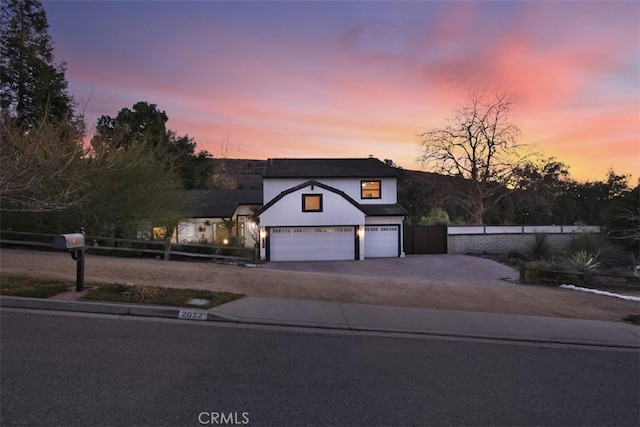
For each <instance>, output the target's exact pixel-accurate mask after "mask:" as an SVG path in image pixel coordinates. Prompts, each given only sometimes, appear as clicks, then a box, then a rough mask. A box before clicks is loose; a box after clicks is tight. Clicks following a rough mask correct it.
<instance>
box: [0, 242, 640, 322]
mask: <svg viewBox="0 0 640 427" xmlns="http://www.w3.org/2000/svg"><path fill="white" fill-rule="evenodd" d="M0 271H1V272H2V274H26V275H31V276H36V277H51V278H60V279H67V280H75V261H73V260H72V259H71V256H70V255H69V254H66V253H59V252H41V251H26V250H13V249H3V250H2V252H1V254H0ZM85 271H86V281H87V283H88V284H90V282H92V281H93V282H106V283H127V282H129V283H133V284H141V285H157V286H165V287H176V288H187V287H188V288H196V289H209V290H213V291H228V292H236V293H242V294H245V295H248V296H261V297H278V298H293V299H311V300H321V301H335V302H349V303H364V304H380V305H392V306H402V307H422V308H436V309H444V310H466V311H480V312H490V313H507V314H527V315H536V316H551V317H568V318H577V319H594V320H613V321H621V319H622V318H623V317H625V316H627V315H629V314H631V313H638V311H640V306H639V304H638V303H637V302H631V301H623V300H620V299H617V298H612V297H606V296H599V295H591V294H586V293H582V292H576V291H572V290H568V289H559V288H543V287H533V286H524V285H518V284H515V283H508V282H504V283H503V284H486V285H485V284H483V285H481V286H480V285H478V284H469V283H454V282H449V281H443V280H429V279H427V278H425V279H421V280H419V279H402V278H383V277H363V276H354V275H340V274H322V273H308V272H294V271H279V270H271V269H266V268H246V267H239V266H229V265H220V264H215V263H204V262H177V261H170V262H165V261H160V260H153V259H127V258H116V257H104V256H97V255H87V257H86V265H85Z"/></svg>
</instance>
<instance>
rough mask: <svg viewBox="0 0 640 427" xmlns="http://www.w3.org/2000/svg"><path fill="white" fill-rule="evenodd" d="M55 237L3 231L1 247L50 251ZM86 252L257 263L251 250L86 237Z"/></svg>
mask: <svg viewBox="0 0 640 427" xmlns="http://www.w3.org/2000/svg"><path fill="white" fill-rule="evenodd" d="M55 236H56V234H47V233H32V232H27V231H12V230H0V245H2V246H3V247H6V246H28V247H39V248H42V249H51V250H53V247H52V242H53V238H54V237H55ZM85 242H86V251H87V252H89V253H91V252H93V253H100V252H102V253H104V254H108V253H109V252H111V253H112V254H117V253H131V254H134V255H138V256H142V255H143V254H148V255H157V256H162V257H163V259H164V260H165V261H169V260H170V259H171V256H174V257H176V256H177V257H179V258H199V259H211V260H223V261H234V262H255V261H256V251H255V250H254V249H252V248H246V247H234V246H217V245H203V244H194V243H172V242H171V241H170V240H163V241H157V240H156V241H154V240H136V239H120V238H113V237H98V236H86V237H85Z"/></svg>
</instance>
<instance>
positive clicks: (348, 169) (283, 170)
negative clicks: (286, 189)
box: [262, 157, 398, 179]
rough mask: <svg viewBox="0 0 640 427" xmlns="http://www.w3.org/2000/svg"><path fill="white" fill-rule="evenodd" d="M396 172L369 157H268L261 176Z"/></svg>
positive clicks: (348, 175)
mask: <svg viewBox="0 0 640 427" xmlns="http://www.w3.org/2000/svg"><path fill="white" fill-rule="evenodd" d="M397 176H398V172H397V171H396V170H395V169H394V168H392V167H390V166H388V165H386V164H385V163H383V162H381V161H380V160H378V159H376V158H373V157H369V158H362V159H268V160H267V164H266V165H265V168H264V173H263V174H262V177H263V178H316V179H319V178H386V177H397Z"/></svg>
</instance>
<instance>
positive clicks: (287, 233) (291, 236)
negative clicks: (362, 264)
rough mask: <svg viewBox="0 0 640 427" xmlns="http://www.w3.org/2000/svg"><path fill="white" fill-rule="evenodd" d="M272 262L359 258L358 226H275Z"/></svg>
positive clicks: (270, 254)
mask: <svg viewBox="0 0 640 427" xmlns="http://www.w3.org/2000/svg"><path fill="white" fill-rule="evenodd" d="M269 236H270V237H269V260H270V261H335V260H352V259H355V257H356V238H355V227H272V228H271V229H270V232H269Z"/></svg>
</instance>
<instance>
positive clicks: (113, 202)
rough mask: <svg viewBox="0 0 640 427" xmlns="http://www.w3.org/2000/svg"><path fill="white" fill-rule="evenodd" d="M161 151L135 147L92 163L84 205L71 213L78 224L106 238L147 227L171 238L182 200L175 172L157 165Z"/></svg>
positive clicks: (142, 145) (133, 233)
mask: <svg viewBox="0 0 640 427" xmlns="http://www.w3.org/2000/svg"><path fill="white" fill-rule="evenodd" d="M164 151H166V147H155V146H153V145H152V144H150V143H135V144H132V145H131V148H130V149H128V150H119V151H117V152H116V153H115V154H113V155H112V156H110V157H100V158H94V159H92V160H91V162H94V163H97V164H96V167H95V168H94V170H95V172H94V173H93V174H92V176H91V177H90V185H89V187H88V191H87V194H86V197H85V198H84V203H83V204H82V206H81V207H79V208H78V209H74V215H75V216H76V217H77V218H78V220H77V221H78V223H81V224H83V225H84V226H85V228H86V229H87V232H88V233H91V234H93V235H99V236H105V237H135V236H136V234H137V233H138V232H139V231H141V230H145V229H150V228H151V227H152V226H162V227H164V228H166V229H168V234H169V235H171V234H172V229H173V228H174V227H175V226H176V225H177V223H178V221H179V220H180V218H182V217H183V216H184V212H183V208H182V207H183V206H184V205H185V200H184V197H183V196H182V194H183V193H182V192H181V191H180V190H181V188H182V185H181V182H180V179H179V177H178V174H177V172H176V170H175V168H171V167H170V166H168V165H167V164H166V163H164V162H161V161H159V159H160V158H162V157H163V156H164V155H166V153H164ZM107 162H108V163H109V164H108V165H107V164H105V163H107Z"/></svg>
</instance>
